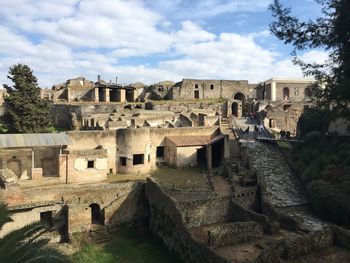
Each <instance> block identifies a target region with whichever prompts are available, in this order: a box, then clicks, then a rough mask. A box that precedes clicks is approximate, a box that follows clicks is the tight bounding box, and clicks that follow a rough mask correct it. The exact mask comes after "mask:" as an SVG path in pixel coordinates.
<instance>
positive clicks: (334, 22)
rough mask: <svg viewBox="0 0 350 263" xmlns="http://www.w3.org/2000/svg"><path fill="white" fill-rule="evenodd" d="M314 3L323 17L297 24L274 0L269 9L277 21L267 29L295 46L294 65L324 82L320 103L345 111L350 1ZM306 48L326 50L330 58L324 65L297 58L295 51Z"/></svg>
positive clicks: (349, 81) (349, 85) (349, 91)
mask: <svg viewBox="0 0 350 263" xmlns="http://www.w3.org/2000/svg"><path fill="white" fill-rule="evenodd" d="M315 1H316V2H317V3H318V4H320V5H321V6H322V8H321V11H322V16H321V17H318V18H316V19H315V20H308V21H300V19H299V18H297V17H295V16H292V15H291V9H290V8H285V7H283V6H282V4H281V3H280V1H278V0H274V2H273V3H272V4H271V5H270V7H269V9H270V10H271V11H272V14H273V16H274V17H275V18H276V19H277V20H276V21H274V22H272V23H271V24H270V30H271V32H272V33H273V34H274V35H275V36H277V37H278V38H279V39H281V40H283V41H284V43H291V44H292V45H293V46H294V50H293V54H294V55H295V59H294V62H295V63H296V64H299V65H300V66H301V67H302V69H303V71H304V73H305V74H306V75H313V76H314V77H315V78H316V80H318V81H319V82H323V83H326V88H325V89H324V90H322V91H321V93H320V94H319V99H320V101H321V102H324V103H325V104H327V105H329V104H332V105H335V109H337V110H341V111H342V110H345V111H347V110H348V109H349V102H350V1H349V0H315ZM307 48H322V49H325V50H327V51H328V52H329V59H328V60H327V61H326V62H325V63H324V64H317V63H313V64H309V63H305V62H303V61H301V60H300V59H298V58H297V57H296V51H298V50H299V51H301V50H305V49H307Z"/></svg>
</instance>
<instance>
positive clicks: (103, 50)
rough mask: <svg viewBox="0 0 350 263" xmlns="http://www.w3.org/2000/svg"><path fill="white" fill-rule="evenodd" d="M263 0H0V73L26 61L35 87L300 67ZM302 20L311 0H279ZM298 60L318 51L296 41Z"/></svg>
mask: <svg viewBox="0 0 350 263" xmlns="http://www.w3.org/2000/svg"><path fill="white" fill-rule="evenodd" d="M270 2H271V0H159V1H156V0H80V1H79V0H0V83H11V82H10V81H9V80H8V79H7V74H8V70H9V67H10V66H11V65H13V64H17V63H23V64H27V65H28V66H30V67H31V68H32V69H33V71H34V74H35V76H37V78H38V82H39V85H40V86H41V87H48V88H51V87H52V86H53V85H55V84H58V83H62V82H65V81H66V80H67V79H70V78H75V77H79V76H83V77H86V78H87V79H90V80H93V81H95V80H96V79H97V75H101V78H102V79H104V80H106V81H109V80H112V81H115V79H116V77H118V83H121V84H124V83H125V84H129V83H134V82H143V83H145V84H152V83H156V82H160V81H163V80H172V81H174V82H177V81H181V79H183V78H201V79H232V80H244V79H246V80H249V82H250V83H258V82H260V81H264V80H266V79H269V78H272V77H279V78H283V77H296V78H300V77H302V76H303V75H302V72H301V70H300V69H299V67H298V66H295V65H293V63H292V62H291V55H290V54H291V51H292V47H291V46H290V45H285V44H283V42H282V41H280V40H278V39H277V38H276V37H275V36H273V35H271V33H270V32H269V23H271V21H272V20H273V18H272V15H271V12H270V11H269V10H268V9H267V8H268V5H269V3H270ZM281 3H283V4H284V5H285V6H289V7H291V8H292V10H293V14H295V15H297V16H298V17H300V18H301V19H304V20H308V19H312V18H315V17H317V16H318V15H320V6H319V5H318V4H316V3H315V1H314V0H297V1H295V0H294V1H293V0H281ZM299 55H300V56H301V58H303V59H304V60H306V61H308V62H322V61H324V60H325V59H326V57H327V53H326V52H325V51H322V50H305V51H304V52H302V53H299Z"/></svg>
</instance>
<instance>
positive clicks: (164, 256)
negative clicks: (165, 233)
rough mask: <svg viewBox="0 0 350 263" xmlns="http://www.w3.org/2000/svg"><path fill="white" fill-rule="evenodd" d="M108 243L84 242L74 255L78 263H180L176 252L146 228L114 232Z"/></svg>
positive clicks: (74, 259)
mask: <svg viewBox="0 0 350 263" xmlns="http://www.w3.org/2000/svg"><path fill="white" fill-rule="evenodd" d="M111 237H112V239H111V241H110V242H108V243H107V244H106V245H104V246H102V245H94V244H89V243H86V242H82V243H81V245H82V248H81V250H80V251H79V252H77V253H75V254H74V255H73V256H72V259H73V262H76V263H116V262H117V263H163V262H168V263H180V262H181V260H180V259H179V258H178V256H177V255H176V254H173V253H171V252H169V251H168V250H167V248H166V247H165V246H164V245H163V243H162V242H161V241H160V240H159V239H157V238H156V237H154V236H153V235H152V234H151V233H149V232H147V231H146V230H136V229H131V228H128V229H123V230H121V231H119V232H117V233H115V234H113V235H112V236H111Z"/></svg>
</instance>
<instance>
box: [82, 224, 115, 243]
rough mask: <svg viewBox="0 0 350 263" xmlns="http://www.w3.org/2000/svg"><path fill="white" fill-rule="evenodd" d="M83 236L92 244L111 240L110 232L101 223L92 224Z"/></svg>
mask: <svg viewBox="0 0 350 263" xmlns="http://www.w3.org/2000/svg"><path fill="white" fill-rule="evenodd" d="M85 238H86V240H87V241H88V242H91V243H93V244H106V243H108V242H109V241H111V236H110V233H109V232H108V230H107V228H106V226H103V225H92V226H91V228H90V229H89V231H88V232H86V234H85Z"/></svg>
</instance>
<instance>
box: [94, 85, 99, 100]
mask: <svg viewBox="0 0 350 263" xmlns="http://www.w3.org/2000/svg"><path fill="white" fill-rule="evenodd" d="M98 99H99V91H98V88H95V91H94V101H95V102H98Z"/></svg>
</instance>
